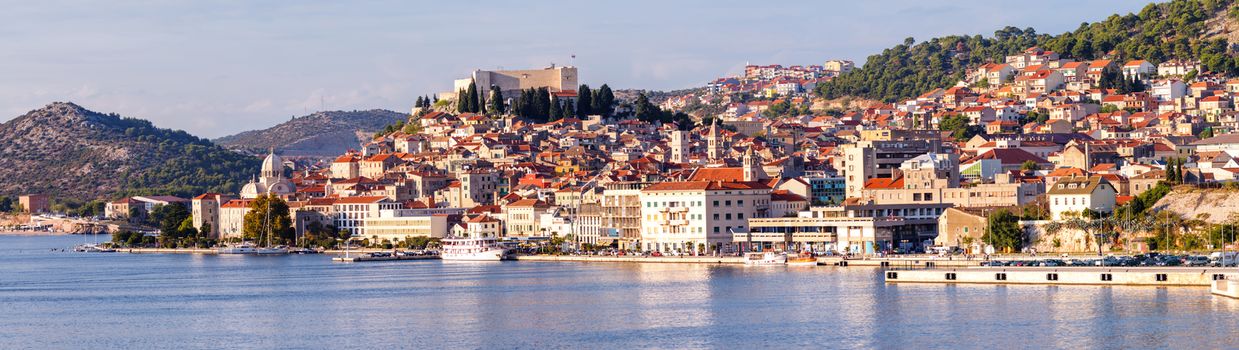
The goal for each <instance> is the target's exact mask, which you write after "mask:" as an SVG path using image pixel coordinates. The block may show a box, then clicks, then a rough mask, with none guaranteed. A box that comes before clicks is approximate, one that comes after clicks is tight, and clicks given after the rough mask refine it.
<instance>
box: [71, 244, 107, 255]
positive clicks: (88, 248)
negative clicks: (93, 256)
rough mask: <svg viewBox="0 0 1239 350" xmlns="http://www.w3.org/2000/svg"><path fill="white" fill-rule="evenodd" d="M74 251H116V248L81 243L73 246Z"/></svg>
mask: <svg viewBox="0 0 1239 350" xmlns="http://www.w3.org/2000/svg"><path fill="white" fill-rule="evenodd" d="M73 251H75V252H79V253H115V252H116V249H112V248H108V247H104V246H100V245H97V244H81V245H78V246H76V247H73Z"/></svg>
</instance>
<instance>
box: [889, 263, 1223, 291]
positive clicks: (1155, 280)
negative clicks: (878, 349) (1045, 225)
mask: <svg viewBox="0 0 1239 350" xmlns="http://www.w3.org/2000/svg"><path fill="white" fill-rule="evenodd" d="M1233 271H1234V269H1228V270H1223V269H1219V268H1200V267H1114V268H1111V267H1105V268H1102V267H973V268H952V269H924V270H897V269H896V270H889V271H886V272H885V276H884V277H885V278H886V282H887V283H947V284H950V283H973V284H1043V285H1119V286H1199V287H1209V286H1213V285H1214V281H1215V280H1225V279H1226V278H1227V274H1228V273H1230V272H1233Z"/></svg>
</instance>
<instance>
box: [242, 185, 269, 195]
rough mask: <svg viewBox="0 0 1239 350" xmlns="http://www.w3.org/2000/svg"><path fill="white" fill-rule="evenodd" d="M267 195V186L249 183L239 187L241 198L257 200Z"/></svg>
mask: <svg viewBox="0 0 1239 350" xmlns="http://www.w3.org/2000/svg"><path fill="white" fill-rule="evenodd" d="M265 193H267V186H265V185H263V184H262V183H260V182H250V183H247V184H245V186H242V187H241V198H258V196H259V195H261V194H265Z"/></svg>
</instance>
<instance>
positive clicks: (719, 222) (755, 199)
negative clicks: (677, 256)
mask: <svg viewBox="0 0 1239 350" xmlns="http://www.w3.org/2000/svg"><path fill="white" fill-rule="evenodd" d="M730 184H741V183H718V182H709V181H696V182H677V183H661V184H655V185H652V186H650V187H648V188H646V189H645V190H642V191H641V242H642V246H643V248H644V249H645V250H648V251H660V252H685V253H687V252H696V253H707V252H713V251H715V250H716V249H718V248H719V247H720V246H721V245H724V244H728V243H731V240H732V232H744V231H746V230H748V219H750V218H755V217H765V216H766V215H767V214H768V211H769V206H770V188H768V187H765V186H762V185H760V184H756V183H751V184H755V186H748V185H745V186H730ZM744 184H750V183H744Z"/></svg>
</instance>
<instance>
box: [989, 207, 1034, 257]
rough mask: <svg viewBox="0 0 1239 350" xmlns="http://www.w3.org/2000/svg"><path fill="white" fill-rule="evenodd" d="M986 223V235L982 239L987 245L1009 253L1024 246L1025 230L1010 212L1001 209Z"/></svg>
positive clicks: (991, 215)
mask: <svg viewBox="0 0 1239 350" xmlns="http://www.w3.org/2000/svg"><path fill="white" fill-rule="evenodd" d="M986 221H987V222H986V229H985V235H984V236H982V237H981V239H982V240H983V241H985V243H989V244H990V245H993V246H994V247H995V248H998V249H1003V250H1005V251H1008V252H1009V251H1013V250H1018V249H1020V247H1021V246H1023V244H1024V230H1023V229H1021V228H1020V224H1019V219H1018V218H1017V217H1016V216H1015V215H1013V214H1011V212H1010V211H1008V210H1006V209H999V210H998V211H995V212H994V213H992V214H990V216H989V218H987V220H986Z"/></svg>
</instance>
